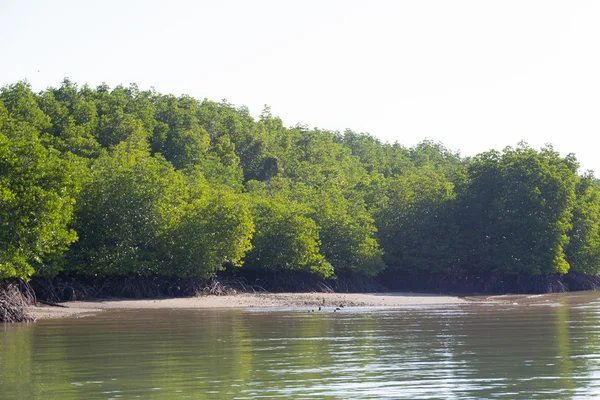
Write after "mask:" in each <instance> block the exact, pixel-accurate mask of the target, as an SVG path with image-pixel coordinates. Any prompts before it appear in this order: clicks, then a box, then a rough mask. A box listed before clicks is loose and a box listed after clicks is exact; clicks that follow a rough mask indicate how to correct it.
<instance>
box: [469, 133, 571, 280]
mask: <svg viewBox="0 0 600 400" xmlns="http://www.w3.org/2000/svg"><path fill="white" fill-rule="evenodd" d="M576 169H577V165H576V164H575V163H574V161H573V160H572V159H571V158H570V157H567V158H561V157H560V156H559V154H558V153H556V152H555V151H554V150H553V149H552V148H544V149H542V150H541V151H539V152H538V151H535V150H533V149H531V148H529V147H527V146H525V145H521V146H519V147H517V148H516V149H512V148H510V147H508V148H506V149H505V150H504V151H503V152H502V153H499V152H495V151H491V152H488V153H484V154H481V155H479V156H477V157H475V158H474V159H473V160H472V162H471V164H470V165H469V179H470V182H469V185H468V187H467V188H466V191H465V192H464V193H463V194H462V199H461V204H460V208H461V215H460V218H459V220H460V224H461V230H462V232H463V235H464V236H465V243H464V245H465V246H466V251H465V254H466V255H467V256H468V258H467V262H468V264H469V265H467V267H468V268H469V269H471V270H477V271H492V272H505V273H528V274H533V275H538V274H552V273H566V272H567V271H568V270H569V263H568V262H567V260H566V259H565V254H564V248H565V247H566V245H567V244H568V242H569V238H568V236H567V233H568V232H569V230H570V229H571V216H572V212H571V211H572V209H573V205H574V203H575V184H576V182H577V175H576V173H575V171H576Z"/></svg>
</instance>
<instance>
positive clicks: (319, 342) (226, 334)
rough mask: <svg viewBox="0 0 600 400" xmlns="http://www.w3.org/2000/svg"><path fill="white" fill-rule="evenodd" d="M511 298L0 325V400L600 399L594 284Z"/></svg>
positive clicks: (146, 313) (121, 314)
mask: <svg viewBox="0 0 600 400" xmlns="http://www.w3.org/2000/svg"><path fill="white" fill-rule="evenodd" d="M511 302H512V300H511ZM517 302H518V303H519V304H516V305H513V304H511V303H510V302H509V303H508V304H505V305H493V306H492V305H467V306H446V307H419V308H405V309H402V310H367V309H354V310H352V309H347V308H346V309H344V310H342V312H341V313H335V314H334V313H332V312H326V313H325V312H321V313H308V312H306V310H280V311H267V310H262V311H261V310H258V311H241V310H141V311H107V312H103V313H100V314H98V315H97V316H94V317H87V318H80V319H63V320H46V321H40V322H38V323H36V324H29V325H21V324H18V325H4V326H2V325H0V398H1V399H110V398H115V399H116V398H127V399H129V398H142V399H180V398H192V399H258V398H294V399H365V398H373V399H380V398H392V399H402V398H405V399H431V398H440V399H468V398H473V399H480V398H505V399H532V398H539V399H560V398H569V399H570V398H598V397H600V380H599V378H600V328H599V326H598V317H599V316H600V294H599V293H589V292H588V293H573V294H569V295H560V296H542V297H533V298H530V299H523V298H519V299H518V300H517Z"/></svg>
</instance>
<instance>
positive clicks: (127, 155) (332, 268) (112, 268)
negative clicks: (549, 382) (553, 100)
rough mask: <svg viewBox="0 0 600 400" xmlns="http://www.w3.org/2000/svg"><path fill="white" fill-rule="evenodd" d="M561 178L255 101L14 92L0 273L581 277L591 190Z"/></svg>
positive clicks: (8, 116) (528, 159)
mask: <svg viewBox="0 0 600 400" xmlns="http://www.w3.org/2000/svg"><path fill="white" fill-rule="evenodd" d="M577 168H578V165H577V163H576V161H575V159H574V158H573V157H572V156H567V157H560V156H559V155H558V153H556V152H555V151H554V150H553V149H552V148H549V147H548V148H544V149H542V150H540V151H536V150H533V149H531V148H529V147H527V146H525V145H520V146H519V147H517V148H515V149H513V148H507V149H505V150H504V151H502V152H497V151H490V152H486V153H483V154H480V155H478V156H476V157H474V158H472V159H465V158H461V156H460V154H459V153H457V152H453V151H450V150H449V149H447V148H445V147H444V146H443V145H441V144H439V143H434V142H431V141H423V142H421V143H419V144H417V145H416V146H414V147H411V148H407V147H404V146H402V145H400V144H398V143H393V144H389V143H382V142H381V141H379V140H378V139H376V138H374V137H373V136H370V135H369V134H363V133H356V132H353V131H351V130H346V131H344V132H343V133H340V132H331V131H326V130H320V129H309V128H308V127H306V126H302V125H296V126H294V127H285V126H284V124H283V122H282V121H281V119H280V118H278V117H276V116H273V114H272V113H271V110H270V108H269V107H265V109H264V110H263V112H262V113H261V114H260V116H259V117H258V118H257V119H254V118H253V117H252V116H251V115H250V112H249V111H248V109H247V108H245V107H235V106H233V105H232V104H230V103H228V102H227V101H221V102H213V101H210V100H206V99H205V100H202V101H199V100H197V99H194V98H192V97H190V96H185V95H184V96H179V97H176V96H173V95H162V94H160V93H156V92H155V91H154V90H150V91H141V90H139V88H138V87H137V86H136V85H130V86H129V87H123V86H117V87H116V88H114V89H110V88H109V87H108V86H107V85H101V86H99V87H97V88H89V87H87V86H83V87H79V86H77V85H76V84H74V83H72V82H70V81H69V80H68V79H65V81H64V82H63V83H62V85H61V86H60V87H58V88H50V89H47V90H45V91H43V92H41V93H39V94H35V93H33V92H32V91H31V88H30V87H29V86H28V84H26V83H22V82H20V83H17V84H14V85H9V86H7V87H5V88H3V89H2V91H1V94H0V228H1V230H0V278H5V277H29V276H31V275H32V274H34V273H38V274H43V275H52V274H55V273H57V272H59V271H60V270H61V269H62V268H63V267H64V268H65V269H66V270H67V271H68V272H69V273H71V274H74V275H86V276H95V275H129V274H138V275H147V276H158V275H162V276H180V277H199V276H202V277H207V276H212V275H214V274H215V273H216V272H217V271H219V270H220V269H222V268H224V266H242V265H244V268H249V269H255V270H256V269H259V270H260V269H263V270H277V269H287V270H293V271H309V272H312V273H315V274H318V275H320V276H335V274H359V275H365V276H376V275H378V274H381V273H382V272H383V271H384V270H385V268H386V267H387V268H388V269H389V270H390V273H391V274H392V276H393V275H394V274H397V275H399V276H401V275H406V274H411V275H420V274H440V273H441V274H457V275H460V274H482V273H483V274H485V273H510V274H522V273H526V274H533V275H537V274H555V273H560V274H562V273H566V272H567V271H569V269H570V270H572V271H578V272H582V273H585V274H592V275H598V274H600V189H599V186H598V183H597V181H596V179H595V178H594V177H593V176H592V175H591V174H590V175H586V176H583V177H580V176H578V175H577ZM73 216H75V218H74V219H73ZM77 237H79V240H78V241H77V242H75V241H76V240H77ZM74 242H75V243H74Z"/></svg>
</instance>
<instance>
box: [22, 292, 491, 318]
mask: <svg viewBox="0 0 600 400" xmlns="http://www.w3.org/2000/svg"><path fill="white" fill-rule="evenodd" d="M484 300H485V298H479V297H459V296H448V295H435V294H426V293H408V292H394V293H240V294H235V295H227V296H197V297H183V298H181V297H179V298H166V299H144V300H131V299H103V300H94V301H68V302H62V303H57V304H58V306H48V305H38V306H30V307H28V308H27V312H28V313H29V314H31V315H32V316H34V317H35V318H36V319H46V318H65V317H82V316H87V315H91V314H96V313H98V312H101V311H103V310H115V309H116V310H119V309H121V310H124V309H138V310H143V309H194V308H203V309H214V308H224V309H227V308H231V309H234V308H237V309H240V308H242V309H243V308H301V309H306V310H307V311H310V310H312V309H316V310H318V307H322V308H323V309H329V310H330V311H333V310H334V309H335V308H336V307H340V306H343V307H344V308H345V307H386V308H396V307H407V306H421V305H423V306H424V305H450V304H465V303H468V302H473V301H484Z"/></svg>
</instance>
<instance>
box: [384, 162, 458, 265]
mask: <svg viewBox="0 0 600 400" xmlns="http://www.w3.org/2000/svg"><path fill="white" fill-rule="evenodd" d="M454 198H455V195H454V190H453V185H452V183H450V182H449V181H448V180H447V179H446V178H445V177H444V176H443V175H442V174H440V173H438V172H436V171H434V170H433V169H432V168H422V169H417V168H414V169H410V170H407V171H405V172H404V173H403V174H402V175H398V176H395V177H393V178H390V179H389V180H388V188H387V193H386V197H385V198H384V199H383V200H382V202H381V203H380V204H379V205H378V209H377V212H376V221H377V228H378V230H379V239H380V243H381V245H382V246H383V248H384V249H385V251H386V253H385V258H384V259H385V262H386V264H387V265H388V266H389V267H390V268H392V269H393V270H396V271H402V272H405V273H409V274H419V273H457V272H458V271H457V254H456V246H457V235H458V226H457V225H456V224H455V223H454V220H453V217H454V215H453V208H452V203H453V200H454Z"/></svg>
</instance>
